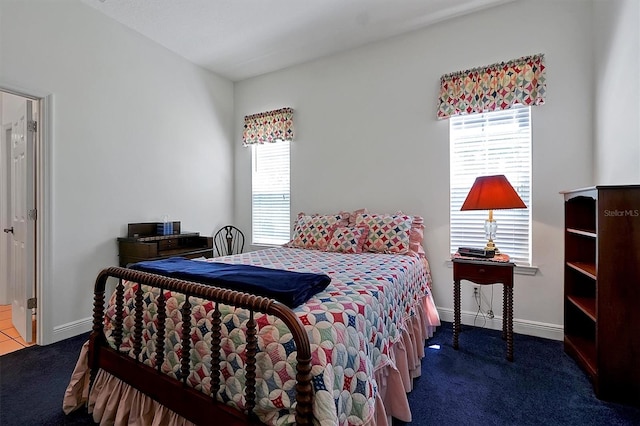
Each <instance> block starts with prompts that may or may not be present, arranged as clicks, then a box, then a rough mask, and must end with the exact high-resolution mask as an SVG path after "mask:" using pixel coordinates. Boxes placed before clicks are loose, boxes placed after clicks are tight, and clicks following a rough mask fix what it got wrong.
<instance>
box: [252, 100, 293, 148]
mask: <svg viewBox="0 0 640 426" xmlns="http://www.w3.org/2000/svg"><path fill="white" fill-rule="evenodd" d="M292 140H293V108H281V109H277V110H274V111H267V112H261V113H259V114H253V115H246V116H245V117H244V132H243V133H242V144H243V145H244V146H248V145H253V144H262V143H269V142H277V141H292Z"/></svg>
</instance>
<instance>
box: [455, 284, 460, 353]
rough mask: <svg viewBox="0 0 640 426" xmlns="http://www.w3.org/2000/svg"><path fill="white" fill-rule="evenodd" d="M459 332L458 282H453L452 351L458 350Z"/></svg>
mask: <svg viewBox="0 0 640 426" xmlns="http://www.w3.org/2000/svg"><path fill="white" fill-rule="evenodd" d="M459 332H460V281H454V282H453V349H458V333H459Z"/></svg>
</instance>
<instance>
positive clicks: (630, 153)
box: [594, 0, 640, 185]
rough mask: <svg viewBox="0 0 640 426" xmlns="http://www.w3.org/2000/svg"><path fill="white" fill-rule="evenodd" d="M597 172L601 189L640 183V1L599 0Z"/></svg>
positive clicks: (596, 11) (596, 14)
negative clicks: (612, 185) (639, 76)
mask: <svg viewBox="0 0 640 426" xmlns="http://www.w3.org/2000/svg"><path fill="white" fill-rule="evenodd" d="M594 5H595V9H594V29H595V31H594V33H595V34H594V35H595V37H594V45H595V67H594V69H595V79H596V81H595V82H596V96H595V123H596V125H595V151H594V160H595V170H596V179H595V181H596V183H597V184H599V185H609V184H615V185H623V184H639V183H640V80H639V79H638V75H640V2H638V0H606V1H605V0H596V1H595V3H594Z"/></svg>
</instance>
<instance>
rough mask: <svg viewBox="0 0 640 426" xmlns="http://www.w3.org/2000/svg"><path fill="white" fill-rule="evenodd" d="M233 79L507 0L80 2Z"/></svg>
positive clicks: (286, 65) (274, 68)
mask: <svg viewBox="0 0 640 426" xmlns="http://www.w3.org/2000/svg"><path fill="white" fill-rule="evenodd" d="M82 1H83V2H84V3H86V4H88V5H90V6H92V7H94V8H95V9H97V10H98V11H100V12H102V13H104V14H105V15H107V16H109V17H111V18H113V19H115V20H116V21H118V22H120V23H122V24H123V25H125V26H127V27H130V28H132V29H134V30H135V31H137V32H139V33H141V34H143V35H144V36H146V37H148V38H150V39H151V40H153V41H155V42H157V43H159V44H161V45H163V46H165V47H166V48H168V49H169V50H172V51H173V52H175V53H177V54H179V55H180V56H182V57H184V58H186V59H188V60H189V61H191V62H193V63H195V64H198V65H200V66H202V67H204V68H207V69H209V70H211V71H213V72H215V73H216V74H218V75H221V76H223V77H226V78H229V79H231V80H232V81H240V80H243V79H246V78H250V77H254V76H257V75H260V74H264V73H268V72H271V71H275V70H279V69H282V68H286V67H289V66H291V65H296V64H300V63H303V62H307V61H310V60H313V59H316V58H320V57H323V56H327V55H330V54H333V53H337V52H341V51H345V50H348V49H352V48H355V47H358V46H362V45H364V44H367V43H370V42H374V41H377V40H381V39H384V38H388V37H392V36H395V35H399V34H402V33H406V32H409V31H413V30H416V29H419V28H423V27H426V26H428V25H431V24H434V23H436V22H440V21H443V20H446V19H450V18H453V17H456V16H461V15H464V14H467V13H472V12H475V11H477V10H481V9H485V8H488V7H493V6H496V5H499V4H503V3H506V2H509V1H513V0H82Z"/></svg>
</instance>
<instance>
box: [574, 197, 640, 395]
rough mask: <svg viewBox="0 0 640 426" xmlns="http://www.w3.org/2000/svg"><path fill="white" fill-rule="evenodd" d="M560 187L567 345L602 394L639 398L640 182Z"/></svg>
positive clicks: (597, 393) (596, 389)
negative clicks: (562, 210) (564, 189)
mask: <svg viewBox="0 0 640 426" xmlns="http://www.w3.org/2000/svg"><path fill="white" fill-rule="evenodd" d="M562 194H563V195H564V206H565V233H564V234H565V239H564V240H565V247H564V253H565V272H564V334H565V336H564V348H565V352H567V354H569V355H570V356H572V357H573V358H574V359H575V360H576V362H577V363H578V364H579V365H580V366H582V367H583V368H584V370H585V371H586V372H587V374H589V376H590V377H591V379H592V382H593V386H594V389H595V392H596V395H597V396H598V397H599V398H601V399H605V400H611V401H616V402H622V403H630V404H634V405H640V362H639V361H638V359H640V308H639V306H640V185H633V186H596V187H592V188H584V189H578V190H574V191H565V192H563V193H562Z"/></svg>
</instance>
